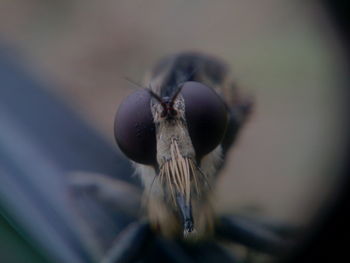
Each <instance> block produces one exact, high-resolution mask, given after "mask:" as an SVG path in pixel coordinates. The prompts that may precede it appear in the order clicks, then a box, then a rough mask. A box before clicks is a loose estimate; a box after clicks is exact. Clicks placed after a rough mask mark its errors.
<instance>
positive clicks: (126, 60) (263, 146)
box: [0, 0, 345, 225]
mask: <svg viewBox="0 0 350 263" xmlns="http://www.w3.org/2000/svg"><path fill="white" fill-rule="evenodd" d="M0 45H1V46H3V47H5V50H6V52H8V53H9V54H11V56H13V57H16V59H17V60H19V61H20V62H21V63H22V65H23V66H24V67H25V68H26V70H27V71H29V72H30V73H31V74H33V75H34V76H35V77H36V78H37V79H40V81H41V82H42V83H45V85H44V86H45V87H46V88H47V89H49V91H50V92H52V93H54V94H55V96H57V97H59V98H60V99H62V100H63V101H64V102H65V103H66V104H68V105H70V107H72V108H74V110H75V111H76V112H78V114H79V115H80V117H81V118H83V119H84V120H85V121H87V122H88V123H90V125H92V126H93V127H94V128H95V129H96V130H98V132H99V133H100V134H101V135H102V136H104V137H105V139H106V140H107V141H108V142H109V143H110V144H111V145H113V147H116V144H115V142H114V138H113V121H114V115H115V112H116V110H117V107H118V105H119V103H120V102H121V101H122V99H123V98H125V96H127V95H128V94H130V93H131V92H132V91H133V90H134V87H132V86H131V85H130V84H129V83H128V82H126V81H125V80H124V77H128V78H130V79H132V80H134V81H136V82H142V79H143V76H144V74H145V73H146V72H147V71H148V70H149V69H150V68H151V67H152V66H153V65H154V63H155V62H156V61H158V60H159V59H160V58H162V57H163V56H165V55H169V54H173V53H176V52H181V51H186V50H198V51H202V52H206V53H208V54H212V55H215V56H217V57H219V58H222V59H224V60H225V61H226V62H227V63H228V64H229V65H230V66H231V68H232V72H233V75H234V76H235V79H236V81H237V84H238V86H239V87H240V88H241V89H242V92H244V93H246V94H250V95H253V96H254V97H255V100H256V107H255V111H254V114H253V117H252V118H251V120H250V122H249V123H248V125H247V126H246V127H245V129H244V130H243V132H242V133H241V136H240V138H239V140H238V143H237V145H236V146H235V147H234V149H232V150H231V152H230V154H229V159H230V160H229V161H228V162H227V165H226V167H225V169H224V171H223V173H222V177H221V179H220V181H219V184H218V186H217V191H216V202H215V204H216V208H217V210H218V211H219V212H221V213H222V212H225V213H226V212H240V213H246V214H254V215H259V216H261V217H266V218H274V219H276V220H278V221H282V222H290V223H293V224H302V225H304V224H306V223H308V222H310V220H311V219H312V218H313V216H315V215H317V214H318V213H319V212H320V211H321V210H322V207H324V205H325V204H327V202H329V200H331V198H332V197H333V196H334V195H335V194H336V191H337V187H336V186H337V185H338V184H339V182H340V180H341V178H339V177H338V174H339V169H340V163H339V160H340V159H341V158H342V152H343V139H344V130H345V129H344V123H343V120H344V119H343V102H342V97H343V95H344V94H342V93H341V90H340V89H337V87H338V84H339V81H340V80H341V79H343V78H344V72H343V61H342V53H341V50H340V47H339V44H338V42H337V38H336V37H335V33H334V29H333V28H332V26H331V23H330V21H329V20H328V18H327V17H326V15H325V12H324V10H323V9H322V7H321V6H320V5H319V4H318V2H317V1H291V0H265V1H258V0H255V1H253V0H251V1H243V0H236V1H231V0H222V1H209V0H193V1H185V0H178V1H160V0H152V1H141V0H135V1H127V0H120V1H91V0H84V1H83V0H73V1H67V0H61V1H54V0H51V1H42V0H30V1H29V0H2V1H1V5H0ZM0 89H1V87H0Z"/></svg>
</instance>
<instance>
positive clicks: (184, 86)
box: [75, 52, 289, 263]
mask: <svg viewBox="0 0 350 263" xmlns="http://www.w3.org/2000/svg"><path fill="white" fill-rule="evenodd" d="M230 76H231V75H230V71H229V68H228V66H227V65H226V64H225V63H224V62H222V61H221V60H219V59H216V58H214V57H212V56H208V55H205V54H201V53H196V52H185V53H180V54H176V55H173V56H170V57H166V58H164V59H163V60H161V61H160V62H159V63H158V64H157V65H156V66H155V67H154V68H153V70H152V71H151V72H150V73H149V74H148V76H147V77H146V80H145V85H146V87H142V86H141V87H140V85H138V84H137V85H138V86H139V89H138V90H136V91H134V92H133V93H132V94H130V95H129V96H128V97H127V98H126V99H125V100H124V101H123V102H122V103H121V105H120V106H119V109H118V111H117V114H116V118H115V125H114V132H115V138H116V141H117V144H118V146H119V148H120V150H121V151H122V152H123V153H124V155H126V156H127V157H128V158H129V159H130V160H131V162H132V163H133V165H134V167H135V171H136V173H137V175H138V176H139V178H140V179H141V181H142V183H143V186H144V190H143V194H141V195H140V194H139V192H138V190H135V189H132V187H131V186H130V185H128V184H126V183H125V182H121V181H119V180H117V179H111V178H109V179H108V178H107V177H105V178H104V179H103V176H102V177H98V176H95V177H91V178H90V179H89V177H88V176H86V175H84V176H83V177H82V178H83V179H82V178H80V179H79V177H78V178H75V179H78V180H77V181H76V182H75V183H76V185H80V186H84V187H86V186H87V187H90V188H91V186H93V189H94V192H95V193H96V192H97V193H98V195H99V196H100V197H101V196H102V197H103V198H102V199H105V200H107V199H108V200H107V201H108V202H109V203H111V201H110V200H112V203H115V206H117V207H118V210H119V211H121V210H123V209H124V210H123V211H124V212H123V213H124V214H125V215H126V214H128V215H129V214H132V218H134V219H133V220H134V223H132V224H130V225H129V226H128V227H126V228H125V229H124V230H123V231H122V232H121V233H120V234H119V235H118V237H117V238H116V241H115V242H114V244H113V245H112V246H111V247H110V249H109V251H108V252H107V254H106V255H105V256H104V260H103V262H104V263H107V262H135V261H137V260H141V262H143V260H146V259H147V258H148V259H149V258H152V260H151V262H156V261H154V255H155V256H156V257H157V258H158V260H159V262H162V260H170V259H171V260H173V261H175V262H186V261H188V262H192V260H193V258H192V259H191V260H190V259H189V258H190V257H188V256H187V255H185V254H183V253H182V252H181V251H182V249H184V250H185V251H186V252H185V253H189V254H193V253H195V254H196V253H197V254H198V253H199V254H203V253H205V251H211V252H210V253H214V251H216V252H215V253H216V254H215V253H214V254H215V255H216V256H220V257H221V259H220V262H232V261H233V262H234V260H233V259H232V258H231V256H228V257H226V256H222V255H226V254H225V253H224V251H223V250H222V249H219V248H218V247H217V244H216V242H215V241H216V240H217V238H219V239H220V240H229V241H231V242H234V243H238V244H241V245H243V246H246V247H248V248H253V249H254V250H256V251H260V252H263V253H268V254H279V253H281V252H285V249H286V248H287V247H289V245H288V244H287V242H285V240H284V239H282V236H280V233H279V232H280V229H277V228H276V227H266V226H265V225H263V224H260V223H257V222H254V221H252V220H249V219H244V218H240V217H237V216H231V215H230V216H224V217H220V216H218V215H215V214H214V212H213V207H212V201H211V195H212V192H213V190H214V188H215V184H216V182H217V179H218V178H219V174H220V170H221V168H222V167H223V165H224V163H225V158H226V154H227V152H228V150H229V149H230V148H231V146H232V145H233V144H234V142H235V140H236V139H237V136H238V134H239V132H240V131H241V129H242V127H243V126H244V124H245V123H246V122H247V120H248V118H249V115H250V114H251V112H252V108H253V101H252V99H251V98H249V97H245V96H242V94H240V91H239V90H238V88H237V87H236V85H235V82H234V81H233V80H232V79H231V77H230ZM79 180H80V181H79ZM139 196H141V197H140V199H141V203H142V210H143V211H144V212H145V213H144V216H143V218H141V219H140V217H139V216H137V212H135V211H136V210H138V208H137V207H138V206H137V205H134V204H137V203H138V198H139ZM99 234H100V235H101V234H102V233H99ZM173 241H174V242H175V243H172V242H173ZM169 242H170V244H169ZM152 244H153V245H152ZM178 245H180V247H178ZM154 246H155V247H154ZM169 246H170V247H171V248H169ZM208 246H210V247H208ZM195 251H198V252H195ZM164 254H166V255H165V258H164V257H161V255H163V256H164ZM212 255H213V254H211V256H212ZM216 256H215V257H216ZM192 257H195V256H194V255H192ZM161 258H162V259H161ZM195 261H196V260H195ZM146 262H147V260H146ZM157 262H158V261H157Z"/></svg>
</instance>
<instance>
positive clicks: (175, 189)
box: [159, 140, 199, 204]
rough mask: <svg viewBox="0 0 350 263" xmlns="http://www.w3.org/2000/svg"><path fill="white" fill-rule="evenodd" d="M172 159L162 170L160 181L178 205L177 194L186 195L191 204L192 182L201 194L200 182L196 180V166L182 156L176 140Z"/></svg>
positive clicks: (171, 146) (171, 149) (196, 190)
mask: <svg viewBox="0 0 350 263" xmlns="http://www.w3.org/2000/svg"><path fill="white" fill-rule="evenodd" d="M170 153H171V159H170V160H168V161H166V162H165V163H164V164H163V165H162V167H161V168H160V173H159V177H160V178H159V180H160V182H161V184H163V185H165V186H166V188H167V189H168V191H169V193H170V195H171V199H172V200H173V201H174V203H175V204H176V193H181V194H183V195H184V197H185V200H186V203H187V204H189V203H190V197H191V181H194V185H193V188H194V190H195V192H196V193H199V188H198V180H197V178H196V176H197V173H196V165H195V163H194V161H193V160H192V159H191V158H188V157H184V156H182V155H181V152H180V150H179V146H178V144H177V141H176V140H172V142H171V145H170Z"/></svg>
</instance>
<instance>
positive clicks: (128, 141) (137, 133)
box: [114, 89, 156, 165]
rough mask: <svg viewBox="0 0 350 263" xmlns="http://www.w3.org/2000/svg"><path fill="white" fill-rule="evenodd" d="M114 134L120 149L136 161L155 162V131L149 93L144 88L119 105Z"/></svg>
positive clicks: (150, 163)
mask: <svg viewBox="0 0 350 263" xmlns="http://www.w3.org/2000/svg"><path fill="white" fill-rule="evenodd" d="M114 136H115V139H116V141H117V144H118V146H119V148H120V150H121V151H122V152H123V153H124V154H125V155H126V156H127V157H128V158H130V159H131V160H133V161H134V162H137V163H142V164H148V165H153V164H155V163H156V133H155V125H154V122H153V116H152V112H151V95H150V93H149V92H148V91H147V90H146V89H142V90H138V91H136V92H134V93H132V94H131V95H129V96H128V97H127V98H126V99H125V100H124V101H123V102H122V103H121V105H120V106H119V109H118V111H117V114H116V118H115V121H114Z"/></svg>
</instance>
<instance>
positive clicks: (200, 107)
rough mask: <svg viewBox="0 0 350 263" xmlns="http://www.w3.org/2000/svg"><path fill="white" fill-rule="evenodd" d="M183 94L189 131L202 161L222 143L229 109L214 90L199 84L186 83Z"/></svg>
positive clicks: (198, 156)
mask: <svg viewBox="0 0 350 263" xmlns="http://www.w3.org/2000/svg"><path fill="white" fill-rule="evenodd" d="M181 94H182V96H183V98H184V100H185V114H186V121H187V126H188V131H189V134H190V137H191V140H192V144H193V146H194V149H195V151H196V155H197V158H199V159H200V158H202V157H203V156H204V155H205V154H207V153H209V152H211V151H212V150H214V149H215V148H216V146H218V145H219V143H220V142H221V141H222V139H223V136H224V135H225V131H226V126H227V122H228V113H227V108H226V105H225V103H224V102H223V100H222V99H221V98H220V97H219V95H218V94H217V93H216V92H215V91H214V90H213V89H211V88H209V87H207V86H205V85H203V84H201V83H199V82H194V81H189V82H185V83H184V85H183V87H182V90H181Z"/></svg>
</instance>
